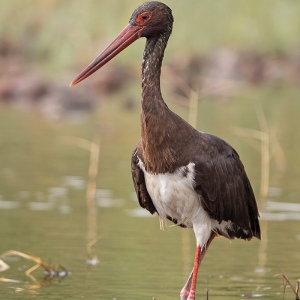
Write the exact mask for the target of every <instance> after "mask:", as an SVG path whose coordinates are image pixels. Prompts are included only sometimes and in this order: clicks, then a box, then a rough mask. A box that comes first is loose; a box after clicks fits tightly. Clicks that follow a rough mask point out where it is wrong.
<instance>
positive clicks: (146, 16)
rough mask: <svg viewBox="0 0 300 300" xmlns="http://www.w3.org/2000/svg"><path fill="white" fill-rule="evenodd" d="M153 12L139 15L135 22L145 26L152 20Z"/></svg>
mask: <svg viewBox="0 0 300 300" xmlns="http://www.w3.org/2000/svg"><path fill="white" fill-rule="evenodd" d="M151 16H152V14H151V12H143V13H141V14H139V15H138V16H137V18H136V20H135V22H136V23H137V24H138V25H143V24H145V23H146V22H148V21H149V20H150V19H151Z"/></svg>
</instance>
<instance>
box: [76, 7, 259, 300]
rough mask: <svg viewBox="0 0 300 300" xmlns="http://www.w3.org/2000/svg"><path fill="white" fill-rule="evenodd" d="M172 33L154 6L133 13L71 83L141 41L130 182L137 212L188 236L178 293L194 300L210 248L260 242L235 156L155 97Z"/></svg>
mask: <svg viewBox="0 0 300 300" xmlns="http://www.w3.org/2000/svg"><path fill="white" fill-rule="evenodd" d="M172 27H173V16H172V11H171V9H170V8H169V7H168V6H166V5H165V4H163V3H161V2H156V1H153V2H146V3H144V4H142V5H140V6H139V7H138V8H136V9H135V10H134V12H133V14H132V16H131V18H130V20H129V24H128V25H127V26H126V27H125V28H124V29H123V30H122V31H121V33H120V34H119V35H118V36H117V37H116V38H115V40H114V41H113V42H112V43H111V44H110V45H109V46H108V47H107V48H106V49H105V50H104V51H103V52H102V53H101V54H100V55H99V56H98V57H97V58H96V59H95V60H94V61H92V62H91V63H90V64H89V65H88V66H87V67H86V68H85V69H84V70H83V71H82V72H81V73H80V74H79V75H78V76H77V77H76V78H75V79H74V81H73V82H72V83H71V86H73V85H75V84H77V83H79V82H80V81H82V80H84V79H85V78H87V77H88V76H90V75H91V74H92V73H94V72H95V71H97V70H98V69H99V68H101V67H102V66H103V65H104V64H106V63H107V62H108V61H110V60H111V59H112V58H113V57H114V56H116V55H117V54H118V53H119V52H121V51H122V50H124V49H125V48H126V47H128V46H129V45H130V44H132V43H133V42H134V41H135V40H137V39H139V38H141V37H145V38H146V39H147V41H146V47H145V50H144V55H143V63H142V109H141V139H140V141H139V142H138V144H137V146H136V148H135V149H134V151H133V155H132V162H131V168H132V178H133V182H134V187H135V191H136V193H137V197H138V201H139V203H140V205H141V207H143V208H145V209H147V210H148V211H149V212H150V213H151V214H154V213H157V214H158V215H159V216H160V217H161V218H164V219H169V220H171V221H173V222H174V223H175V224H177V225H179V226H182V227H187V228H193V230H194V233H195V237H196V254H195V260H194V267H193V270H192V272H191V274H190V276H189V278H188V280H187V282H186V284H185V285H184V287H183V288H182V290H181V292H180V299H181V300H194V299H195V297H196V281H197V274H198V269H199V266H200V264H201V261H202V259H203V257H204V255H205V253H206V251H207V249H208V246H209V245H210V243H211V242H212V240H213V239H214V238H215V237H217V236H224V237H226V238H228V239H234V238H239V239H244V240H250V239H251V238H252V237H257V238H259V239H260V237H261V235H260V227H259V221H258V217H259V214H258V209H257V205H256V201H255V197H254V194H253V190H252V188H251V184H250V182H249V179H248V177H247V175H246V172H245V170H244V166H243V164H242V162H241V161H240V158H239V156H238V154H237V152H236V151H235V150H234V149H233V148H232V147H231V146H230V145H229V144H228V143H226V142H225V141H223V140H222V139H220V138H218V137H216V136H213V135H210V134H207V133H203V132H200V131H198V130H196V129H195V128H193V127H192V126H191V125H189V124H188V123H187V122H186V121H184V120H183V119H182V118H181V117H179V116H178V115H177V114H175V113H174V112H172V111H171V110H170V109H169V108H168V106H167V105H166V103H165V102H164V100H163V98H162V95H161V89H160V73H161V65H162V60H163V56H164V51H165V48H166V46H167V42H168V39H169V37H170V35H171V32H172Z"/></svg>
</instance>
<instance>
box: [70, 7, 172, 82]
mask: <svg viewBox="0 0 300 300" xmlns="http://www.w3.org/2000/svg"><path fill="white" fill-rule="evenodd" d="M172 26H173V16H172V11H171V9H170V8H169V7H168V6H167V5H165V4H163V3H161V2H157V1H152V2H145V3H143V4H142V5H140V6H139V7H138V8H136V9H135V10H134V12H133V14H132V16H131V18H130V20H129V24H128V25H127V26H126V27H125V28H124V29H123V30H122V31H121V32H120V34H119V35H118V36H117V37H116V38H115V39H114V40H113V41H112V43H111V44H110V45H109V46H108V47H107V48H106V49H105V50H103V52H102V53H101V54H99V55H98V56H97V57H96V58H95V59H94V60H93V61H92V62H91V63H90V64H89V65H88V66H87V67H86V68H85V69H84V70H83V71H82V72H81V73H80V74H79V75H78V76H77V77H76V78H75V79H74V80H73V81H72V82H71V84H70V86H73V85H75V84H77V83H79V82H80V81H82V80H84V79H85V78H87V77H89V76H90V75H91V74H93V73H94V72H96V71H97V70H98V69H100V68H101V67H102V66H104V65H105V64H106V63H107V62H109V61H110V60H111V59H112V58H113V57H115V56H116V55H117V54H118V53H120V52H121V51H122V50H124V49H125V48H127V47H128V46H129V45H131V44H132V43H133V42H134V41H136V40H137V39H139V38H140V37H146V38H151V37H155V36H159V35H162V34H167V35H170V34H171V32H172Z"/></svg>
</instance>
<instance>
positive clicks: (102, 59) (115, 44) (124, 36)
mask: <svg viewBox="0 0 300 300" xmlns="http://www.w3.org/2000/svg"><path fill="white" fill-rule="evenodd" d="M143 29H144V27H143V26H133V25H130V24H128V25H127V26H126V27H125V28H124V29H123V30H122V31H121V32H120V34H119V35H118V36H117V37H116V38H115V39H114V40H113V41H112V42H111V44H110V45H109V46H108V47H107V48H106V49H104V51H103V52H102V53H101V54H99V55H98V56H97V57H96V58H95V59H94V60H93V61H92V62H91V63H90V64H89V65H88V66H87V67H86V68H85V69H84V70H83V71H82V72H81V73H80V74H79V75H78V76H77V77H76V78H75V79H74V80H73V81H72V82H71V84H70V86H73V85H75V84H77V83H79V82H80V81H82V80H84V79H85V78H87V77H89V76H90V75H92V74H93V73H94V72H96V71H97V70H98V69H100V68H101V67H102V66H104V65H105V64H106V63H107V62H109V61H110V60H111V59H112V58H114V57H115V56H116V55H117V54H118V53H120V52H121V51H122V50H124V49H125V48H127V47H128V46H129V45H131V44H132V43H133V42H134V41H136V40H137V39H139V38H140V37H141V32H142V30H143Z"/></svg>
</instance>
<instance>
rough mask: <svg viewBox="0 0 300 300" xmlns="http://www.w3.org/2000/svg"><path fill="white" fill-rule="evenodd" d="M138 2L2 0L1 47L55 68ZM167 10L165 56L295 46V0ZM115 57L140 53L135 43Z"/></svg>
mask: <svg viewBox="0 0 300 300" xmlns="http://www.w3.org/2000/svg"><path fill="white" fill-rule="evenodd" d="M140 3H141V1H137V0H134V1H125V0H110V1H98V0H86V1H81V0H64V1H59V0H46V1H40V0H26V1H20V0H5V1H2V3H1V12H0V22H1V24H0V39H1V40H0V41H1V45H2V46H1V48H2V49H1V51H3V47H5V46H8V47H11V48H13V49H14V51H15V52H22V54H24V55H25V57H26V58H27V59H28V60H31V61H32V62H34V63H36V65H38V68H42V69H44V70H45V71H47V73H48V74H49V73H51V74H53V75H55V74H57V73H58V72H61V71H62V70H66V69H68V68H71V67H74V66H76V65H77V66H80V67H81V66H82V65H84V64H86V62H87V61H89V60H90V59H91V58H93V57H94V56H95V55H96V54H97V53H98V52H99V51H100V50H101V49H102V48H103V47H104V46H105V45H106V44H107V43H108V41H110V40H111V39H112V38H113V37H114V36H115V35H116V34H117V33H118V32H119V31H120V30H121V29H122V28H123V27H124V26H125V24H126V23H127V22H128V19H129V17H130V15H131V12H132V11H133V9H134V8H135V7H136V6H137V5H139V4H140ZM165 3H166V4H168V5H169V6H170V7H171V8H172V9H173V14H174V17H175V24H174V33H173V36H172V39H171V41H170V44H169V47H168V51H169V53H172V55H167V57H168V59H170V58H174V57H176V56H180V55H182V54H183V53H187V54H191V53H206V52H207V51H210V50H211V49H215V48H218V47H221V46H224V45H225V46H227V47H231V48H234V49H236V48H237V49H240V48H251V49H256V50H260V51H262V52H289V51H291V50H293V49H294V48H295V47H299V46H300V40H299V37H300V18H299V15H300V2H299V1H298V0H289V1H281V0H264V1H261V0H248V1H245V0H215V1H211V0H203V1H196V0H189V1H188V2H181V1H177V0H176V1H175V0H165ZM142 47H143V43H142V42H140V43H139V46H136V47H132V48H131V49H130V50H129V49H128V51H125V53H124V54H123V55H122V59H121V61H125V60H126V59H124V57H126V58H127V62H132V60H135V59H140V57H141V48H142Z"/></svg>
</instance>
